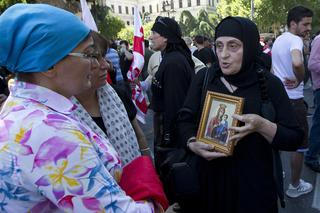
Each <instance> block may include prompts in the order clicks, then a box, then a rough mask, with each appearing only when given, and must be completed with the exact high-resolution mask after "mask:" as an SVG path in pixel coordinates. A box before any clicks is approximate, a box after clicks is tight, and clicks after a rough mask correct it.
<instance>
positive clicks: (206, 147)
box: [188, 141, 227, 161]
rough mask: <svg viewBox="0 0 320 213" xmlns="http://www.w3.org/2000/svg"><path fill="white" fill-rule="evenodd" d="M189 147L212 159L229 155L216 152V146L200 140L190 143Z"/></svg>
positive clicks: (198, 153) (207, 158)
mask: <svg viewBox="0 0 320 213" xmlns="http://www.w3.org/2000/svg"><path fill="white" fill-rule="evenodd" d="M188 147H189V149H190V150H191V151H193V152H194V153H196V154H197V155H199V156H201V157H203V158H204V159H206V160H208V161H210V160H213V159H216V158H220V157H227V155H226V154H224V153H220V152H214V146H213V145H210V144H206V143H203V142H200V141H196V142H192V143H190V144H189V146H188Z"/></svg>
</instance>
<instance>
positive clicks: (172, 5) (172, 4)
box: [170, 0, 174, 10]
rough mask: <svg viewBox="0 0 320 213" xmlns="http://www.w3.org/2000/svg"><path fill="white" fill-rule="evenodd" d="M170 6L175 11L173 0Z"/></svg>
mask: <svg viewBox="0 0 320 213" xmlns="http://www.w3.org/2000/svg"><path fill="white" fill-rule="evenodd" d="M170 5H171V9H172V10H173V9H174V1H173V0H171V2H170Z"/></svg>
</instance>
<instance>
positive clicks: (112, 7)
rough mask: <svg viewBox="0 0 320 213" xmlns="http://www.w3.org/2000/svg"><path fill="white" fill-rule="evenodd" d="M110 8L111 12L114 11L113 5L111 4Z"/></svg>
mask: <svg viewBox="0 0 320 213" xmlns="http://www.w3.org/2000/svg"><path fill="white" fill-rule="evenodd" d="M111 10H112V12H114V5H113V4H112V5H111Z"/></svg>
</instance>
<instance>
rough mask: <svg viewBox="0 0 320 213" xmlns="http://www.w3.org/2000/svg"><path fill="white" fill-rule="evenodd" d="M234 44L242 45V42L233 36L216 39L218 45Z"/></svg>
mask: <svg viewBox="0 0 320 213" xmlns="http://www.w3.org/2000/svg"><path fill="white" fill-rule="evenodd" d="M232 42H234V43H239V44H242V41H240V40H239V39H237V38H235V37H232V36H221V37H218V38H217V39H216V44H217V43H232Z"/></svg>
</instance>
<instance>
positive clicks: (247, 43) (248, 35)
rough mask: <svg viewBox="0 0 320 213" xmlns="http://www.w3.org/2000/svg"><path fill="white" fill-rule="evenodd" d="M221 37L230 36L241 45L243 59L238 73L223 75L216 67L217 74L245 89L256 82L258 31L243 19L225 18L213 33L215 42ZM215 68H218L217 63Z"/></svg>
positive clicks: (258, 51) (249, 21) (259, 51)
mask: <svg viewBox="0 0 320 213" xmlns="http://www.w3.org/2000/svg"><path fill="white" fill-rule="evenodd" d="M221 36H230V37H234V38H237V39H239V40H240V41H242V43H243V58H242V65H241V69H240V72H238V73H236V74H234V75H224V74H223V73H222V71H221V69H220V67H218V70H217V74H218V75H220V76H223V77H224V78H225V79H226V80H227V81H228V82H230V83H231V84H233V85H235V86H237V87H242V88H243V87H247V86H250V85H252V84H255V83H257V82H258V76H257V72H256V68H257V66H259V65H258V63H259V61H260V59H259V57H260V55H261V49H260V48H259V45H260V43H259V39H260V36H259V31H258V28H257V26H256V24H255V23H253V22H252V21H251V20H249V19H247V18H243V17H231V16H229V17H227V18H225V19H223V20H222V21H221V22H220V23H219V24H218V26H217V27H216V31H215V40H217V38H218V37H221ZM216 66H219V64H218V63H217V64H216Z"/></svg>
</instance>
